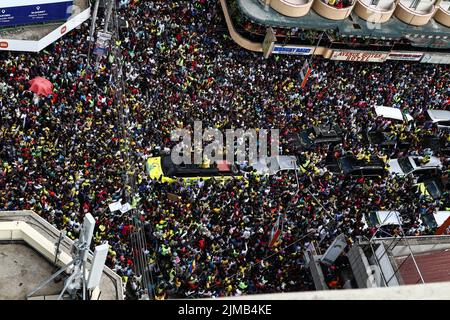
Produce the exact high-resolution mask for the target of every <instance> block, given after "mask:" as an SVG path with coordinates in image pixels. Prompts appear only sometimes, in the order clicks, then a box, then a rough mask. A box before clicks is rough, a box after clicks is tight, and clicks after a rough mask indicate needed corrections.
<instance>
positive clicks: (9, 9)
mask: <svg viewBox="0 0 450 320" xmlns="http://www.w3.org/2000/svg"><path fill="white" fill-rule="evenodd" d="M72 5H73V0H1V1H0V28H2V27H9V26H16V25H26V24H34V23H45V22H49V21H61V20H67V19H68V18H69V17H70V16H71V15H72Z"/></svg>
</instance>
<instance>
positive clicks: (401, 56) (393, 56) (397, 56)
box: [387, 51, 423, 61]
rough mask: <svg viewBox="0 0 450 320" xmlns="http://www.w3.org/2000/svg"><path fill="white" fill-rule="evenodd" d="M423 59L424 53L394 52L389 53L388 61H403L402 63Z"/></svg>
mask: <svg viewBox="0 0 450 320" xmlns="http://www.w3.org/2000/svg"><path fill="white" fill-rule="evenodd" d="M422 57H423V52H394V51H392V52H391V53H389V56H388V57H387V60H402V61H420V59H422Z"/></svg>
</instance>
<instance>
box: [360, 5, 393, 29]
mask: <svg viewBox="0 0 450 320" xmlns="http://www.w3.org/2000/svg"><path fill="white" fill-rule="evenodd" d="M354 11H355V13H356V14H357V15H358V16H359V17H361V18H362V19H364V20H366V21H369V22H372V23H383V22H386V21H388V20H389V19H390V18H391V16H392V15H393V14H394V11H395V0H358V1H357V2H356V4H355V9H354Z"/></svg>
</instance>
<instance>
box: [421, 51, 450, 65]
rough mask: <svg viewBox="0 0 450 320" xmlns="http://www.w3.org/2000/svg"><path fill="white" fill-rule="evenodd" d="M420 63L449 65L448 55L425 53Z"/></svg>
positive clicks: (449, 57) (449, 58)
mask: <svg viewBox="0 0 450 320" xmlns="http://www.w3.org/2000/svg"><path fill="white" fill-rule="evenodd" d="M420 62H422V63H442V64H450V55H448V54H444V53H425V54H424V55H423V58H422V60H421V61H420Z"/></svg>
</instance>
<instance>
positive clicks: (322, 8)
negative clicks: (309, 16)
mask: <svg viewBox="0 0 450 320" xmlns="http://www.w3.org/2000/svg"><path fill="white" fill-rule="evenodd" d="M354 6H355V4H353V6H351V7H347V8H343V9H338V8H335V7H332V6H329V5H328V4H326V3H324V2H323V1H322V0H315V1H314V4H313V6H312V7H313V9H314V11H315V12H317V13H318V14H320V15H321V16H322V17H325V18H327V19H331V20H343V19H345V18H347V17H348V16H349V15H350V13H351V12H352V10H353V7H354Z"/></svg>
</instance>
